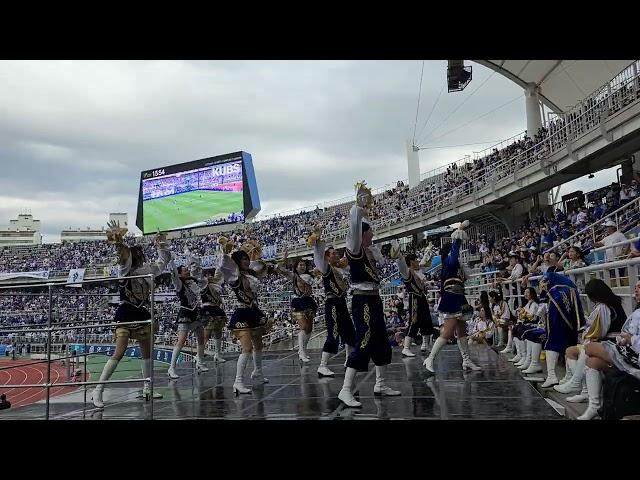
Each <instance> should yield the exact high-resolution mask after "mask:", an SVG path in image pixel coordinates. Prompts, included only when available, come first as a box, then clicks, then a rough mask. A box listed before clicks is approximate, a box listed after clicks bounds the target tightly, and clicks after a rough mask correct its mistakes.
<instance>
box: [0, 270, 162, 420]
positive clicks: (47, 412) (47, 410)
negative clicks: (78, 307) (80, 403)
mask: <svg viewBox="0 0 640 480" xmlns="http://www.w3.org/2000/svg"><path fill="white" fill-rule="evenodd" d="M125 279H148V280H150V283H151V285H152V287H151V290H150V314H151V318H150V319H149V320H138V321H135V322H118V323H116V322H110V323H106V324H105V323H99V324H94V323H86V322H87V319H86V316H85V319H84V324H83V325H74V326H73V327H68V326H60V325H58V324H53V322H52V319H53V289H54V288H55V287H64V286H66V285H67V284H66V282H62V281H60V282H54V281H48V282H46V283H42V284H36V285H26V286H23V285H2V286H0V291H2V290H8V289H16V288H18V289H19V288H32V287H34V286H38V287H47V295H48V302H49V308H48V317H47V326H46V327H43V329H42V330H43V331H44V332H45V333H46V335H47V342H46V360H43V361H42V362H46V363H47V375H46V382H45V383H43V384H21V385H20V384H16V385H9V384H5V385H0V390H2V389H9V388H44V389H45V391H46V397H45V419H46V420H49V418H50V400H51V388H53V387H64V386H76V387H77V386H83V387H84V405H85V406H86V403H87V386H88V385H99V384H112V383H113V384H115V383H141V382H149V388H150V397H151V398H150V404H149V418H150V419H153V389H154V379H153V377H154V375H153V368H152V369H151V376H150V377H148V378H135V379H123V380H108V381H100V380H98V381H87V380H86V378H87V362H86V356H85V362H84V365H85V367H84V380H83V381H81V382H59V383H52V382H51V360H52V333H53V332H54V331H65V330H76V329H84V330H85V332H86V329H88V328H95V327H97V326H99V327H101V328H102V327H117V326H123V325H145V324H148V325H149V327H150V329H151V331H152V332H153V330H154V329H153V324H154V323H153V322H154V303H155V302H154V287H153V284H154V276H153V275H152V274H149V275H132V276H129V277H120V278H108V279H92V280H82V281H80V282H76V284H82V285H83V286H84V285H85V284H95V283H104V282H112V281H118V280H125ZM79 295H82V294H79ZM87 305H88V303H87ZM3 330H6V328H4V327H0V332H2V331H3ZM32 331H33V330H31V329H24V328H16V329H11V332H13V333H23V332H32ZM149 337H150V339H149V344H150V352H151V359H153V347H154V335H150V336H149ZM86 345H87V343H86V336H85V342H84V347H85V351H86ZM82 355H88V354H82ZM72 357H76V356H72V355H67V356H65V357H58V358H57V360H60V359H61V358H64V359H69V358H72ZM143 361H144V359H143ZM151 361H152V362H153V360H151ZM42 362H34V363H42ZM5 368H12V367H11V366H9V367H5Z"/></svg>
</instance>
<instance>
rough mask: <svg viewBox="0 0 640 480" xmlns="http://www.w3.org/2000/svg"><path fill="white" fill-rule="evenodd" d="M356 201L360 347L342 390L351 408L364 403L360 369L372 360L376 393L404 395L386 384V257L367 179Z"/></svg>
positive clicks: (352, 240)
mask: <svg viewBox="0 0 640 480" xmlns="http://www.w3.org/2000/svg"><path fill="white" fill-rule="evenodd" d="M356 191H357V194H356V204H355V205H353V207H351V211H350V213H349V217H350V218H349V231H348V233H347V242H346V243H347V252H346V255H347V258H348V260H349V269H350V271H351V282H352V288H353V297H352V301H351V312H352V315H353V323H354V326H355V330H356V348H355V350H354V351H353V352H351V353H350V354H349V358H348V359H347V369H346V371H345V375H344V383H343V385H342V390H340V393H339V394H338V398H339V399H340V400H341V401H342V402H344V403H345V405H347V406H348V407H360V406H362V404H361V403H360V402H358V401H357V400H356V399H355V398H354V396H353V391H352V390H353V383H354V380H355V376H356V372H358V371H366V370H367V367H368V364H369V360H373V363H374V364H375V366H376V383H375V386H374V387H373V393H374V394H376V395H400V392H399V391H397V390H393V389H391V388H389V387H388V386H387V385H386V383H385V378H384V376H385V371H386V367H387V365H389V364H390V363H391V346H390V345H389V340H388V339H387V329H386V325H385V322H384V310H383V306H382V299H381V298H380V291H379V289H380V277H379V273H378V270H377V268H376V261H377V262H380V263H382V262H383V261H384V257H383V256H382V253H381V252H380V250H379V249H378V248H377V247H375V246H374V245H373V231H372V229H371V225H370V223H369V219H368V218H367V217H366V215H367V209H368V208H370V207H371V206H372V205H373V195H372V194H371V190H370V189H369V188H368V187H367V186H366V184H365V183H364V182H361V183H358V184H356Z"/></svg>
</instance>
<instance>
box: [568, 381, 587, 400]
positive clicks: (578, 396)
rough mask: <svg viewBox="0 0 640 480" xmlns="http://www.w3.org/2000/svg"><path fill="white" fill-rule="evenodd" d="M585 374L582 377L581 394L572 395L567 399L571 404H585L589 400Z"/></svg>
mask: <svg viewBox="0 0 640 480" xmlns="http://www.w3.org/2000/svg"><path fill="white" fill-rule="evenodd" d="M584 377H585V376H584V374H583V375H582V390H580V393H578V394H576V395H571V396H570V397H567V402H569V403H584V402H586V401H588V400H589V392H587V380H586V379H585V378H584Z"/></svg>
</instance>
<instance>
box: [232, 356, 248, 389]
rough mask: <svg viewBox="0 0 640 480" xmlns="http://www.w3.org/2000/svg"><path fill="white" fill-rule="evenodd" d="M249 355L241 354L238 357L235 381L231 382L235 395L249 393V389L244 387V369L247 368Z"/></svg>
mask: <svg viewBox="0 0 640 480" xmlns="http://www.w3.org/2000/svg"><path fill="white" fill-rule="evenodd" d="M250 355H251V354H250V353H241V354H240V356H239V357H238V363H237V365H236V380H235V382H233V392H234V393H235V394H236V395H237V394H239V393H251V389H250V388H247V387H245V386H244V369H245V367H246V366H247V362H248V361H249V356H250Z"/></svg>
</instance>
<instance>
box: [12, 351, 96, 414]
mask: <svg viewBox="0 0 640 480" xmlns="http://www.w3.org/2000/svg"><path fill="white" fill-rule="evenodd" d="M32 362H33V361H32V360H16V361H11V362H1V363H0V367H8V366H11V368H6V369H5V370H0V385H28V384H36V383H45V382H46V380H47V364H46V362H43V363H36V364H32V365H28V364H29V363H32ZM25 364H26V365H25ZM66 375H67V370H66V367H63V366H62V365H60V363H58V362H51V383H53V384H56V383H64V382H67V381H68V380H67V376H66ZM83 376H84V375H81V376H80V377H78V378H80V380H79V381H83V380H82V377H83ZM87 378H89V372H87ZM78 388H80V387H79V386H78V387H51V390H50V394H49V395H50V396H51V397H52V398H53V397H57V396H59V395H65V394H67V393H71V392H74V391H75V390H77V389H78ZM0 393H4V394H5V395H6V396H7V400H8V401H10V402H11V408H17V407H23V406H25V405H31V404H32V403H36V402H39V401H40V400H44V399H46V398H47V390H46V389H45V388H42V387H28V388H19V387H13V388H0Z"/></svg>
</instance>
